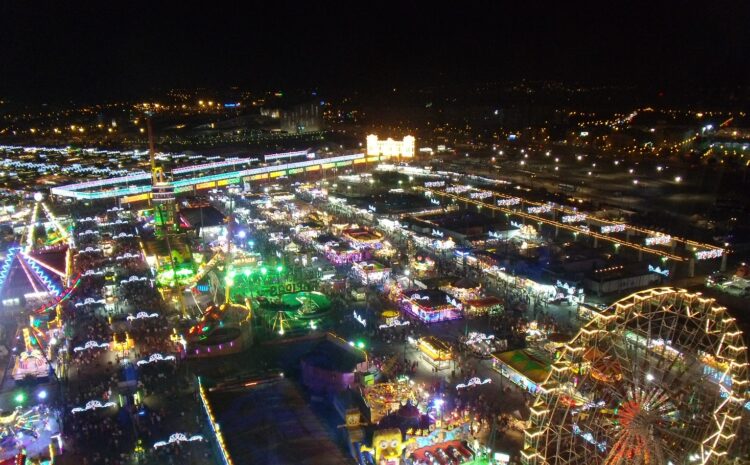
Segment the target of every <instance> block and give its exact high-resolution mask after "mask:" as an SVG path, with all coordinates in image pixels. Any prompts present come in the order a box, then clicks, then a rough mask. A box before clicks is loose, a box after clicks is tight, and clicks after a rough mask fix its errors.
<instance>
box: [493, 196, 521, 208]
mask: <svg viewBox="0 0 750 465" xmlns="http://www.w3.org/2000/svg"><path fill="white" fill-rule="evenodd" d="M519 203H521V199H519V198H518V197H511V198H509V199H500V200H498V201H497V204H498V205H499V206H501V207H509V206H511V205H518V204H519Z"/></svg>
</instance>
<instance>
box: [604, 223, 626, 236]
mask: <svg viewBox="0 0 750 465" xmlns="http://www.w3.org/2000/svg"><path fill="white" fill-rule="evenodd" d="M623 231H625V225H624V224H608V225H605V226H602V234H609V233H614V232H623Z"/></svg>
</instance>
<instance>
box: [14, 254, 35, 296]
mask: <svg viewBox="0 0 750 465" xmlns="http://www.w3.org/2000/svg"><path fill="white" fill-rule="evenodd" d="M18 263H19V264H20V265H21V269H22V270H23V272H24V273H25V274H26V279H28V280H29V283H31V287H33V288H34V292H40V291H39V288H38V287H36V282H35V281H34V278H32V277H31V273H29V270H28V269H27V268H26V264H25V263H24V262H23V260H18Z"/></svg>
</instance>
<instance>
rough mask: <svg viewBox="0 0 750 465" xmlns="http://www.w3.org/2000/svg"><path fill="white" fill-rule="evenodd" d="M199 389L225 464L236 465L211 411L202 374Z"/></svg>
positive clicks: (199, 378) (199, 379)
mask: <svg viewBox="0 0 750 465" xmlns="http://www.w3.org/2000/svg"><path fill="white" fill-rule="evenodd" d="M198 391H199V392H200V395H201V403H202V404H203V409H204V410H205V411H206V415H207V416H208V422H209V423H210V424H211V431H213V433H214V436H215V437H216V442H218V443H219V451H220V452H221V458H222V459H224V465H234V462H232V458H231V457H230V456H229V451H228V450H227V449H226V446H225V445H224V436H223V435H222V434H221V431H219V428H218V426H219V425H218V423H216V421H215V420H214V414H213V412H212V411H211V406H210V405H208V397H207V396H206V390H205V388H204V387H203V383H202V382H201V377H200V376H199V377H198Z"/></svg>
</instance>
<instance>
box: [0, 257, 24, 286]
mask: <svg viewBox="0 0 750 465" xmlns="http://www.w3.org/2000/svg"><path fill="white" fill-rule="evenodd" d="M19 250H21V249H20V247H12V248H10V249H8V250H7V252H6V255H5V260H3V266H2V267H1V268H0V291H2V290H3V287H4V286H5V281H6V280H7V279H8V275H9V274H10V267H11V265H13V260H14V259H15V258H16V254H17V253H18V251H19Z"/></svg>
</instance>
